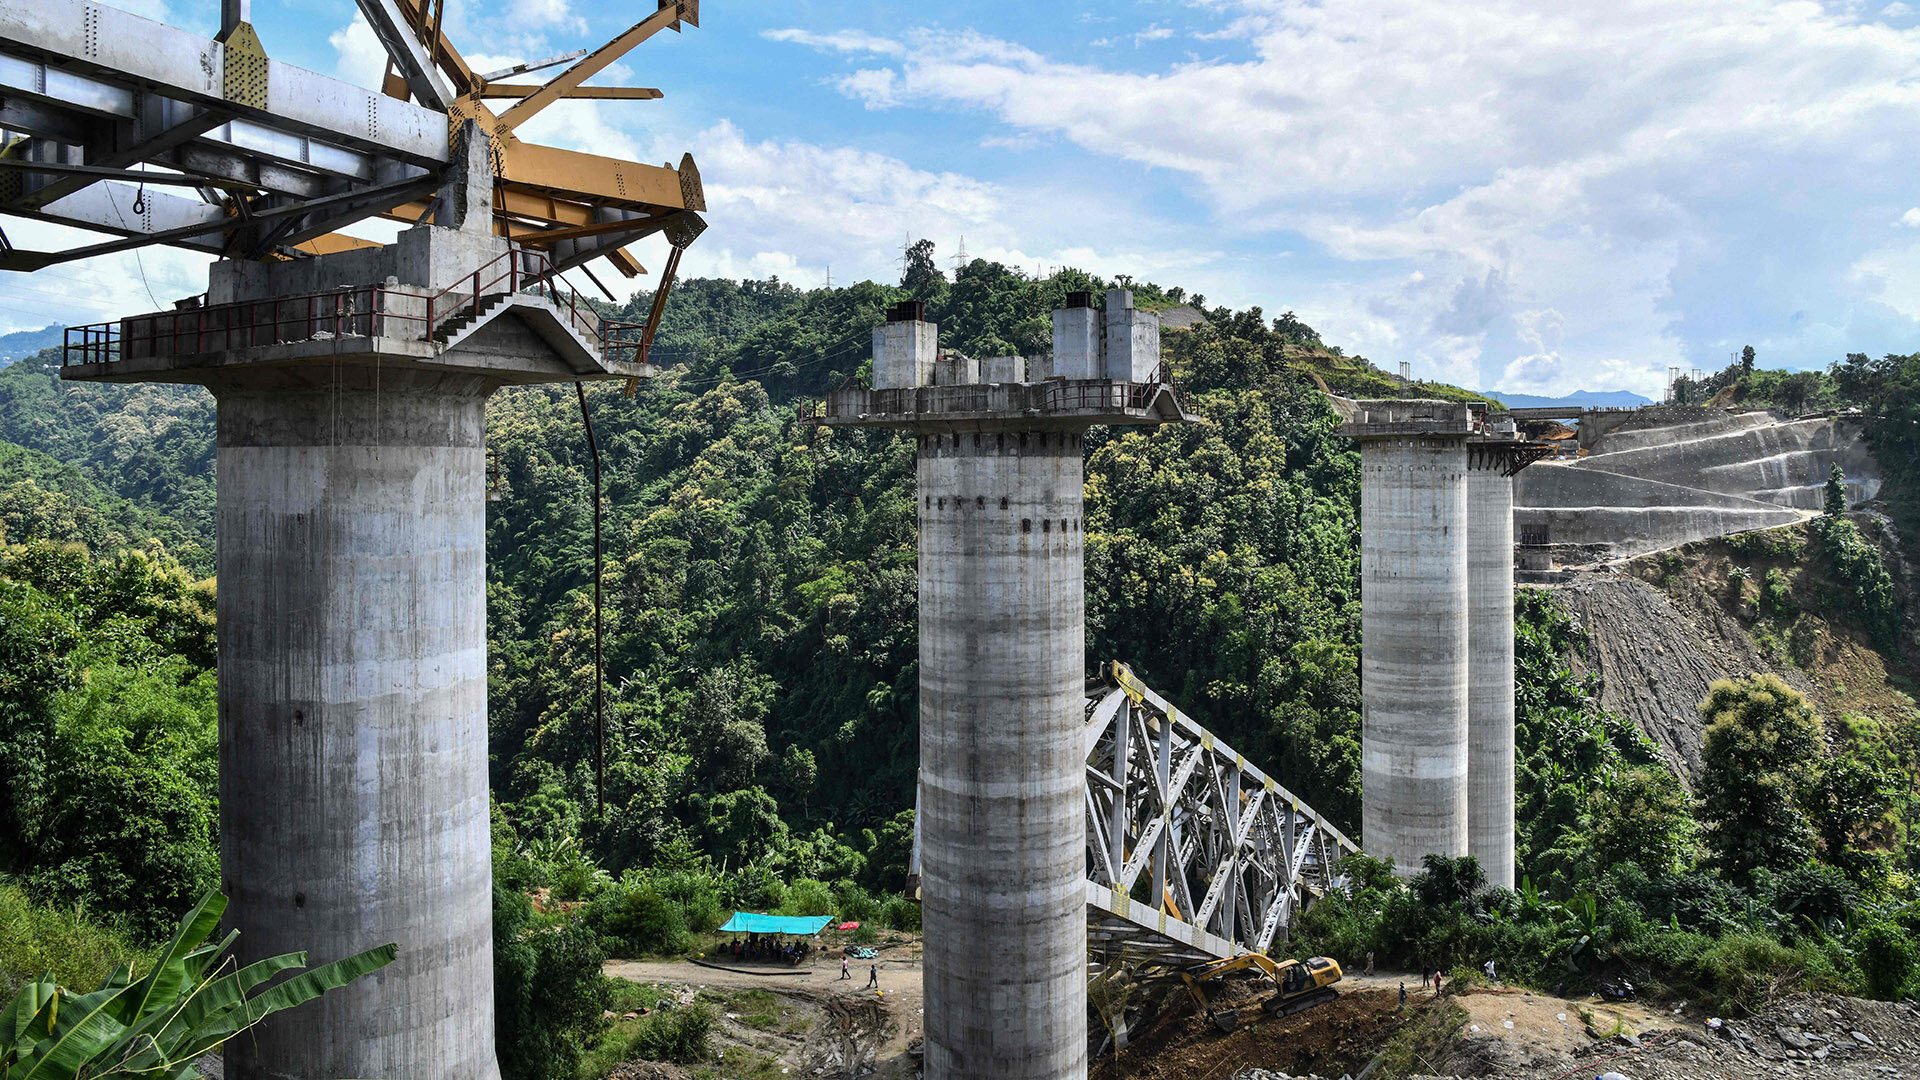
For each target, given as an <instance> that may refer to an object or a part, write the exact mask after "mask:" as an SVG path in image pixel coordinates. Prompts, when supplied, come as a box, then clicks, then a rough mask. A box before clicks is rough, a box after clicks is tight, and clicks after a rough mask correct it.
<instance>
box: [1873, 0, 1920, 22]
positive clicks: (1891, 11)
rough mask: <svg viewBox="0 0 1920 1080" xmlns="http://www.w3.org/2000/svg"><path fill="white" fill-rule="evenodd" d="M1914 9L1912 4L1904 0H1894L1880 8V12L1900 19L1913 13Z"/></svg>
mask: <svg viewBox="0 0 1920 1080" xmlns="http://www.w3.org/2000/svg"><path fill="white" fill-rule="evenodd" d="M1913 10H1914V9H1913V5H1912V4H1908V3H1904V2H1903V0H1893V3H1891V4H1888V5H1887V6H1886V7H1883V8H1881V9H1880V14H1882V15H1889V16H1892V17H1893V18H1896V19H1898V18H1902V17H1904V16H1907V15H1911V14H1913Z"/></svg>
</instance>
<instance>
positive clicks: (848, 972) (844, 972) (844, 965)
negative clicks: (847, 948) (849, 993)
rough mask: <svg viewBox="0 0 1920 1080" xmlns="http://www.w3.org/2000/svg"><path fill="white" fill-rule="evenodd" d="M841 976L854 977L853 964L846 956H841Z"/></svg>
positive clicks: (849, 978)
mask: <svg viewBox="0 0 1920 1080" xmlns="http://www.w3.org/2000/svg"><path fill="white" fill-rule="evenodd" d="M840 977H841V978H843V979H848V980H851V979H852V978H853V965H852V964H851V963H850V962H849V961H848V960H847V958H846V957H844V956H843V957H841V958H840Z"/></svg>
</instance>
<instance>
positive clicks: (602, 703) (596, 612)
mask: <svg viewBox="0 0 1920 1080" xmlns="http://www.w3.org/2000/svg"><path fill="white" fill-rule="evenodd" d="M573 392H574V393H575V394H577V395H579V398H580V424H581V426H583V427H585V428H586V429H587V452H588V453H589V454H591V455H592V457H593V740H594V741H593V775H594V781H593V792H594V800H595V802H596V803H597V804H598V806H599V811H600V816H601V817H602V818H604V817H606V816H607V713H606V704H607V702H606V695H607V672H606V665H605V662H604V661H605V653H604V652H603V651H602V646H601V625H600V589H601V575H600V561H601V558H602V555H601V548H600V444H599V443H598V442H597V441H595V439H594V437H593V417H592V416H591V415H589V414H588V412H587V388H586V385H585V384H583V383H581V382H580V381H579V380H578V379H576V380H574V383H573Z"/></svg>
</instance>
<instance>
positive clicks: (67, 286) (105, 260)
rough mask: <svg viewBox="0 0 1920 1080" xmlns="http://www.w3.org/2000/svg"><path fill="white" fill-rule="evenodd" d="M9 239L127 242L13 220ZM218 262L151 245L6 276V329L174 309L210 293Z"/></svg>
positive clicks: (54, 247)
mask: <svg viewBox="0 0 1920 1080" xmlns="http://www.w3.org/2000/svg"><path fill="white" fill-rule="evenodd" d="M6 226H7V238H8V239H9V240H10V241H12V242H13V244H14V245H15V246H16V247H20V248H23V249H26V250H29V251H61V250H67V249H71V248H76V247H81V246H84V245H87V244H98V243H104V242H106V241H109V240H117V239H119V237H116V236H107V235H103V234H100V233H94V232H86V231H82V230H80V229H72V228H68V227H67V226H64V225H55V224H52V223H50V222H44V221H32V220H28V219H24V218H9V219H8V220H7V222H6ZM212 261H213V260H212V258H211V257H210V256H206V255H199V254H195V253H193V252H190V251H184V250H181V249H179V248H159V247H155V248H147V249H145V250H143V251H139V252H134V251H123V252H120V253H118V254H114V255H101V256H97V257H95V258H91V259H83V260H80V261H78V262H71V263H60V264H58V265H55V266H50V267H47V268H46V269H44V270H36V271H34V272H33V273H32V274H0V326H4V327H5V329H4V330H0V332H10V331H13V330H25V329H34V330H37V329H39V328H40V327H42V326H46V325H47V324H49V323H55V322H64V323H69V324H78V323H82V322H103V321H107V320H111V319H118V318H120V317H122V316H125V315H133V314H138V313H140V312H144V311H158V310H163V309H165V308H169V307H172V306H173V302H174V301H175V300H179V299H182V298H184V297H188V296H194V295H196V294H199V293H203V292H206V291H207V264H208V263H210V262H212Z"/></svg>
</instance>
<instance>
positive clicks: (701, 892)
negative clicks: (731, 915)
mask: <svg viewBox="0 0 1920 1080" xmlns="http://www.w3.org/2000/svg"><path fill="white" fill-rule="evenodd" d="M652 881H653V885H654V887H655V888H657V889H659V890H660V894H661V895H662V896H665V897H666V898H667V899H669V900H671V901H673V902H674V903H675V904H677V905H679V907H680V910H681V911H682V912H683V913H684V914H685V915H686V922H687V929H688V930H689V931H691V932H692V933H695V934H711V933H713V932H714V931H715V930H718V929H720V924H721V923H723V922H725V921H727V906H726V904H725V903H724V902H722V901H721V899H720V888H719V884H718V883H717V882H715V881H714V880H713V878H712V877H710V876H708V875H706V874H702V873H697V872H695V871H691V870H674V871H669V872H666V873H660V874H654V875H652Z"/></svg>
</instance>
